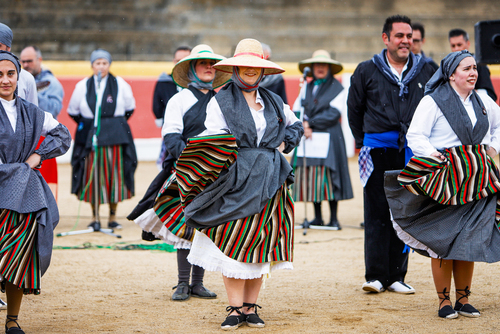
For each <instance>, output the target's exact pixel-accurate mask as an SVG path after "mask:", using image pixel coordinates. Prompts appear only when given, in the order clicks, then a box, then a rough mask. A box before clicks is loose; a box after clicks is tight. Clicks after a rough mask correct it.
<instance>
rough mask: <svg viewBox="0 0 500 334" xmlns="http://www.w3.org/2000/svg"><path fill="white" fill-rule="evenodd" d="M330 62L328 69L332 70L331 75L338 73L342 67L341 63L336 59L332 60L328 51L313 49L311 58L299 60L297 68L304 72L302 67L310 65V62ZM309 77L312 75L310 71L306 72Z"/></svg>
mask: <svg viewBox="0 0 500 334" xmlns="http://www.w3.org/2000/svg"><path fill="white" fill-rule="evenodd" d="M319 63H322V64H330V69H331V70H332V75H334V74H337V73H339V72H340V71H342V69H343V68H344V67H343V66H342V64H341V63H339V62H338V61H336V60H333V59H332V58H331V57H330V53H329V52H328V51H326V50H316V51H314V53H313V55H312V58H309V59H305V60H302V61H300V62H299V70H300V72H302V73H304V69H305V68H306V67H307V66H309V67H310V66H311V65H312V64H319ZM308 76H309V77H312V71H311V72H309V74H308Z"/></svg>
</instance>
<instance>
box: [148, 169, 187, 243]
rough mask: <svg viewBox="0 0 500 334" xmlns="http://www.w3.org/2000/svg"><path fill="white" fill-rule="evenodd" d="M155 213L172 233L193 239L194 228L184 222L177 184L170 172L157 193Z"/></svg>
mask: <svg viewBox="0 0 500 334" xmlns="http://www.w3.org/2000/svg"><path fill="white" fill-rule="evenodd" d="M154 210H155V212H156V215H157V216H158V218H159V219H160V220H161V222H162V223H163V224H164V226H165V228H167V229H168V230H169V231H170V232H171V233H172V234H174V235H175V236H177V237H178V238H181V239H184V240H188V241H190V242H192V241H193V237H194V232H195V229H194V228H192V227H191V226H187V225H186V224H185V223H184V212H183V207H182V205H181V199H180V197H179V186H178V185H177V179H176V177H175V174H172V175H171V176H170V177H169V178H168V179H167V181H165V184H164V185H163V187H162V189H161V190H160V191H159V193H158V197H157V198H156V201H155V204H154Z"/></svg>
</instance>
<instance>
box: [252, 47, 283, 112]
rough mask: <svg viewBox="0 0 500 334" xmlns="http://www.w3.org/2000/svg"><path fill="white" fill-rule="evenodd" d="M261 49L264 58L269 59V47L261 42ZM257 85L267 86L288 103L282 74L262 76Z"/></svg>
mask: <svg viewBox="0 0 500 334" xmlns="http://www.w3.org/2000/svg"><path fill="white" fill-rule="evenodd" d="M262 49H263V50H264V59H267V60H271V47H270V46H269V45H267V44H264V43H262ZM259 87H262V88H267V89H269V90H270V91H271V92H273V93H276V94H278V95H279V96H280V97H281V99H282V100H283V102H285V103H286V104H288V101H287V99H286V89H285V80H284V79H283V75H282V74H276V75H266V76H264V78H263V79H262V81H261V82H260V86H259Z"/></svg>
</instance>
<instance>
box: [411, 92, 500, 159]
mask: <svg viewBox="0 0 500 334" xmlns="http://www.w3.org/2000/svg"><path fill="white" fill-rule="evenodd" d="M457 94H458V93H457ZM480 98H481V100H482V101H483V104H484V107H485V109H486V112H487V115H488V120H489V131H488V132H487V133H486V135H485V136H484V138H483V140H482V141H481V144H484V145H488V146H490V147H493V148H494V149H495V150H496V151H497V152H500V107H499V106H498V105H497V104H496V103H495V101H493V100H492V99H491V98H490V97H489V96H487V95H486V94H480ZM460 101H461V102H462V103H463V105H464V107H465V110H466V111H467V114H468V115H469V118H470V120H471V123H472V126H474V125H475V124H476V122H477V119H476V115H475V113H474V108H473V106H472V101H471V100H470V95H469V96H468V97H467V98H466V99H465V101H464V100H463V99H462V98H460ZM406 139H407V140H408V146H409V147H410V148H411V150H412V151H413V154H415V155H416V156H419V157H427V156H430V155H431V153H433V152H436V150H441V149H444V148H449V147H455V146H461V145H462V142H461V141H460V139H458V137H457V135H456V134H455V132H454V131H453V130H452V128H451V126H450V124H449V123H448V121H447V120H446V118H445V116H444V115H443V113H442V112H441V110H440V109H439V107H438V106H437V104H436V102H434V99H433V98H432V97H431V96H429V95H426V96H424V98H422V100H421V101H420V103H419V104H418V106H417V109H416V110H415V115H414V116H413V119H412V121H411V124H410V128H409V129H408V133H407V134H406Z"/></svg>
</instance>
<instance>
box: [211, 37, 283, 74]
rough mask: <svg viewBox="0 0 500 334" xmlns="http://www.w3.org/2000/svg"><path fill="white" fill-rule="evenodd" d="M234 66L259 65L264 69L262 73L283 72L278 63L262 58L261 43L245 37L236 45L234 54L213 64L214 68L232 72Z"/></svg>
mask: <svg viewBox="0 0 500 334" xmlns="http://www.w3.org/2000/svg"><path fill="white" fill-rule="evenodd" d="M234 66H243V67H259V68H263V69H264V75H270V74H279V73H283V72H285V70H284V69H282V68H281V67H280V66H279V65H278V64H275V63H273V62H272V61H269V60H265V59H264V52H263V51H262V45H261V44H260V42H259V41H258V40H256V39H252V38H246V39H243V40H241V41H240V42H239V43H238V45H237V46H236V50H235V51H234V56H233V57H232V58H228V59H225V60H223V61H220V62H218V63H217V64H215V65H214V67H215V69H216V70H219V71H222V72H226V73H233V67H234Z"/></svg>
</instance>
